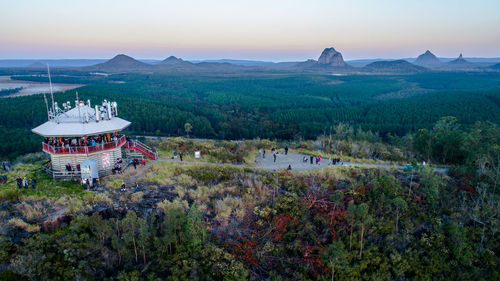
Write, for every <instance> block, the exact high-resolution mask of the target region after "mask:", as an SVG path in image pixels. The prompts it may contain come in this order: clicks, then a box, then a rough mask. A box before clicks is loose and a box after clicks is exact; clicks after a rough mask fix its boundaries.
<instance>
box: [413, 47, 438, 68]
mask: <svg viewBox="0 0 500 281" xmlns="http://www.w3.org/2000/svg"><path fill="white" fill-rule="evenodd" d="M413 63H414V64H416V65H425V66H435V65H439V64H441V61H440V60H439V59H438V58H437V57H436V56H435V55H434V54H433V53H431V52H430V51H429V50H427V51H426V52H425V53H423V54H421V55H420V56H418V57H417V59H416V60H415V61H414V62H413Z"/></svg>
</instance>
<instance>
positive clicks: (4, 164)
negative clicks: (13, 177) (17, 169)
mask: <svg viewBox="0 0 500 281" xmlns="http://www.w3.org/2000/svg"><path fill="white" fill-rule="evenodd" d="M2 168H3V170H4V171H5V172H8V171H10V163H9V161H7V160H3V161H2Z"/></svg>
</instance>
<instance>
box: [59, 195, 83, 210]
mask: <svg viewBox="0 0 500 281" xmlns="http://www.w3.org/2000/svg"><path fill="white" fill-rule="evenodd" d="M54 205H56V206H63V207H65V208H66V213H68V214H77V213H79V212H82V211H85V210H87V209H90V206H88V205H87V204H85V203H84V202H83V200H82V199H80V198H77V197H71V196H68V195H65V196H63V197H61V198H59V199H57V201H56V202H55V203H54Z"/></svg>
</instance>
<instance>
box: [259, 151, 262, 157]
mask: <svg viewBox="0 0 500 281" xmlns="http://www.w3.org/2000/svg"><path fill="white" fill-rule="evenodd" d="M261 156H262V149H259V158H260V157H261Z"/></svg>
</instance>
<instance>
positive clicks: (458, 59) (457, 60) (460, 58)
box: [449, 54, 468, 64]
mask: <svg viewBox="0 0 500 281" xmlns="http://www.w3.org/2000/svg"><path fill="white" fill-rule="evenodd" d="M449 63H452V64H464V63H468V61H466V60H465V59H464V57H463V56H462V54H460V56H458V58H457V59H455V60H452V61H450V62H449Z"/></svg>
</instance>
